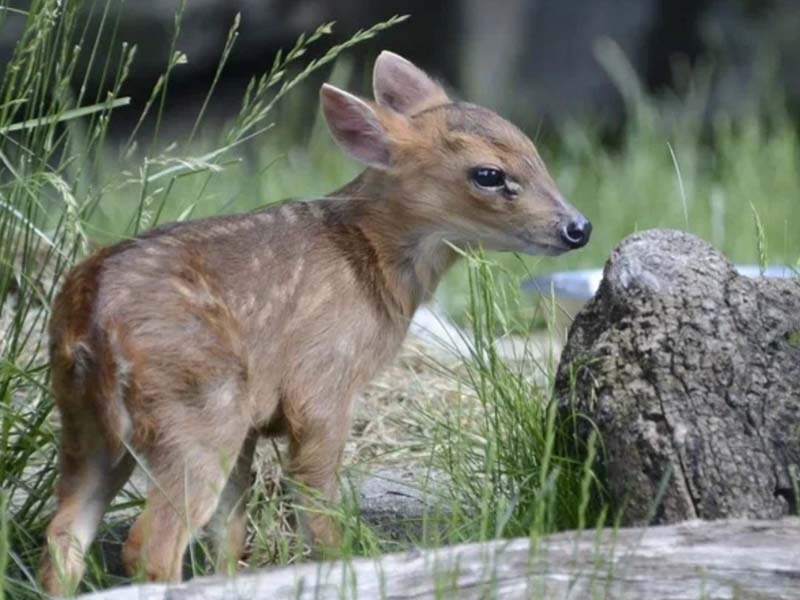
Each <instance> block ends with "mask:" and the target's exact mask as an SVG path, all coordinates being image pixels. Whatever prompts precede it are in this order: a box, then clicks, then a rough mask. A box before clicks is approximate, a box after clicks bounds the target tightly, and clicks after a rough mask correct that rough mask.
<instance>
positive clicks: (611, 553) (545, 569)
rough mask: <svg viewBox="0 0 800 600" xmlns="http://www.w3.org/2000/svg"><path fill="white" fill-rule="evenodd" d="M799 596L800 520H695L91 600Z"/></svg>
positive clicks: (785, 599)
mask: <svg viewBox="0 0 800 600" xmlns="http://www.w3.org/2000/svg"><path fill="white" fill-rule="evenodd" d="M455 597H457V598H458V599H459V600H469V599H473V598H474V599H478V598H503V599H506V598H510V599H516V598H520V599H523V598H524V599H526V600H527V599H530V598H542V599H546V600H554V599H561V598H564V599H566V598H570V599H584V598H591V599H594V598H598V599H608V600H633V599H636V600H640V599H643V598H645V599H647V600H678V599H680V600H698V599H700V598H702V599H703V600H723V599H725V600H728V599H731V600H732V599H734V598H735V599H737V600H747V599H758V600H779V599H780V600H797V599H798V598H800V519H798V518H795V517H791V518H785V519H782V520H776V521H745V520H721V521H688V522H685V523H681V524H678V525H668V526H661V527H650V528H627V529H619V530H617V531H614V530H610V529H605V530H602V531H600V532H595V531H584V532H581V533H579V532H565V533H560V534H556V535H552V536H547V537H544V538H541V539H539V540H534V541H533V542H531V541H530V540H528V539H524V538H523V539H514V540H498V541H493V542H488V543H485V544H462V545H458V546H449V547H444V548H438V549H430V550H418V551H413V552H408V553H402V554H390V555H386V556H383V557H378V558H376V559H369V558H359V559H354V560H351V561H335V562H321V563H305V564H299V565H294V566H290V567H282V568H274V569H267V570H263V571H259V572H252V573H241V574H238V575H236V576H234V577H230V578H223V577H200V578H196V579H193V580H191V581H188V582H185V583H182V584H174V585H160V584H149V585H136V586H129V587H124V588H117V589H114V590H107V591H103V592H97V593H94V594H89V595H86V596H82V598H83V600H185V599H189V598H202V599H203V600H231V599H238V598H242V599H245V598H246V599H253V600H261V599H264V600H272V599H276V600H283V599H287V600H288V599H298V600H302V599H312V598H313V599H320V600H327V599H336V600H339V599H340V598H347V599H356V600H375V599H379V598H387V599H398V598H455Z"/></svg>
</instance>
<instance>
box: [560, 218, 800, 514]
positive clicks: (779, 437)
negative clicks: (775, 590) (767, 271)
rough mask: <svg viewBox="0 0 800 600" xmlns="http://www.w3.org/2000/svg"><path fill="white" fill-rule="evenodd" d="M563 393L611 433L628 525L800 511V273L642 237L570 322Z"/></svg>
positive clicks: (610, 472) (607, 455)
mask: <svg viewBox="0 0 800 600" xmlns="http://www.w3.org/2000/svg"><path fill="white" fill-rule="evenodd" d="M556 390H557V393H558V395H559V397H560V400H561V407H562V409H563V411H564V413H565V414H568V413H571V411H573V410H574V411H576V412H577V413H580V414H584V415H587V416H589V417H590V418H591V420H592V421H593V422H594V423H595V425H596V426H597V428H598V429H599V432H600V434H601V437H602V439H603V443H604V446H605V452H604V459H603V460H604V466H605V472H606V476H607V480H608V486H609V490H610V493H611V496H612V500H614V501H615V502H616V503H618V504H622V503H624V506H625V513H624V514H625V521H626V522H627V523H631V524H641V523H644V522H646V521H654V522H656V523H672V522H676V521H681V520H684V519H693V518H704V519H716V518H722V517H749V518H766V519H774V518H778V517H781V516H783V515H787V514H796V513H797V501H798V498H797V485H798V477H800V280H798V279H765V278H756V279H750V278H746V277H742V276H739V275H738V274H737V272H736V271H735V269H734V267H733V265H732V264H731V263H730V262H729V261H728V260H727V259H726V258H725V257H723V256H722V255H721V254H720V253H719V252H717V251H716V250H715V249H714V248H713V247H711V246H710V245H709V244H707V243H706V242H704V241H702V240H700V239H698V238H696V237H693V236H691V235H689V234H686V233H683V232H678V231H669V230H651V231H645V232H642V233H638V234H635V235H632V236H630V237H628V238H627V239H625V240H624V241H623V242H622V243H621V244H620V245H619V247H618V248H617V249H616V250H615V251H614V252H613V253H612V255H611V257H610V259H609V261H608V263H607V264H606V267H605V272H604V278H603V281H602V283H601V285H600V288H599V290H598V292H597V294H596V295H595V297H594V298H593V299H592V300H591V301H590V302H589V304H588V305H587V306H586V307H585V308H584V310H583V311H582V312H581V313H579V314H578V316H577V318H576V319H575V321H574V323H573V325H572V327H571V329H570V333H569V338H568V341H567V344H566V346H565V349H564V352H563V354H562V358H561V363H560V365H559V369H558V374H557V378H556ZM572 414H574V413H572ZM579 433H580V435H582V436H586V435H587V434H588V427H583V429H581V428H579ZM662 494H663V495H662ZM659 497H660V499H661V501H660V503H658V505H657V506H656V499H657V498H659Z"/></svg>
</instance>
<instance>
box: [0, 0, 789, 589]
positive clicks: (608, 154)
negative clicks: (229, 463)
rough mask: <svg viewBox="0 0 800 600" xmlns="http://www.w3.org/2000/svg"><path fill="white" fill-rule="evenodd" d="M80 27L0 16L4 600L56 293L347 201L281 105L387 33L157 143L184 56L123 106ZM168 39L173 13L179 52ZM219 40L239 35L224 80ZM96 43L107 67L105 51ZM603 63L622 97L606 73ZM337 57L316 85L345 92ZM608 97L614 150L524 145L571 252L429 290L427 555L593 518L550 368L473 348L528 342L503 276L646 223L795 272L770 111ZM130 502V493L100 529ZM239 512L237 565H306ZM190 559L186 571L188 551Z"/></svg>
mask: <svg viewBox="0 0 800 600" xmlns="http://www.w3.org/2000/svg"><path fill="white" fill-rule="evenodd" d="M111 4H113V3H107V4H105V8H104V9H102V10H105V11H109V10H110V9H109V8H108V7H109V6H110V5H111ZM80 11H81V9H80V3H77V2H58V1H56V0H34V1H33V2H31V6H30V9H29V11H28V12H27V13H26V14H20V12H19V11H10V10H6V9H3V8H2V7H0V27H2V26H3V24H4V22H7V21H8V20H10V19H26V22H27V25H26V27H25V31H24V33H23V35H22V37H21V39H20V41H19V44H18V46H17V49H16V51H15V54H14V57H13V59H12V60H11V62H10V63H9V64H8V65H6V66H5V71H4V77H3V81H2V84H0V411H2V416H1V417H0V448H2V451H1V452H0V486H2V490H1V491H0V509H2V510H0V565H2V567H3V570H2V574H0V597H2V596H3V594H4V593H5V595H7V596H8V597H12V598H25V597H37V595H38V591H37V588H36V583H35V565H36V563H37V560H38V554H39V551H40V547H41V542H42V533H43V529H44V526H45V525H46V519H47V516H48V515H49V512H50V509H51V502H52V500H51V498H52V486H53V483H54V472H55V471H54V467H55V460H56V458H55V456H56V455H55V450H56V428H57V425H56V424H55V420H54V419H52V418H51V407H52V403H51V398H50V395H49V392H48V369H47V361H46V352H45V350H46V335H45V330H46V321H47V317H48V308H47V307H48V306H49V303H50V300H51V299H52V296H53V293H54V290H56V289H57V286H58V281H59V277H60V276H61V275H62V274H63V273H64V272H65V270H66V269H68V268H69V266H70V265H71V264H73V263H74V261H75V260H76V259H77V258H79V257H80V256H82V255H84V254H85V253H87V252H88V251H89V250H90V248H91V247H92V246H93V245H94V244H96V243H105V242H109V241H112V240H116V239H120V238H122V237H125V236H130V235H134V234H135V233H137V232H140V231H142V230H145V229H147V228H149V227H152V226H153V225H155V224H157V223H161V222H165V221H170V220H175V219H186V218H190V217H196V216H203V215H209V214H215V213H220V212H234V211H243V210H249V209H253V208H255V207H258V206H262V205H264V204H266V203H269V202H273V201H277V200H281V199H283V198H286V197H306V196H312V195H320V194H323V193H325V192H327V191H330V190H332V189H334V188H336V187H337V186H339V185H341V184H343V183H345V182H346V181H347V180H349V179H350V178H351V177H352V176H353V175H354V174H355V173H356V172H357V171H358V168H357V166H356V165H354V164H353V163H351V162H349V161H348V160H347V159H345V158H344V157H343V156H342V155H341V153H340V152H338V151H337V150H336V149H335V148H334V146H333V143H332V142H331V141H330V139H329V137H328V136H327V135H326V134H325V132H324V128H323V126H322V124H321V122H320V120H319V119H318V118H317V119H316V121H315V123H314V125H313V127H312V128H311V131H306V130H303V129H302V128H300V127H298V125H297V123H298V121H300V122H302V121H303V120H304V117H305V116H306V115H307V113H306V111H305V109H303V108H299V109H298V108H291V107H289V106H287V105H285V104H283V105H282V104H280V100H281V98H283V97H284V96H286V95H287V94H289V93H290V92H291V93H292V94H293V95H294V96H293V98H295V99H298V98H299V99H298V101H297V102H294V103H293V106H296V107H313V104H312V103H311V101H310V100H308V99H309V98H312V97H314V96H315V93H314V92H315V90H311V89H306V88H305V87H304V86H303V82H304V81H305V80H306V79H307V77H308V76H309V75H310V74H311V73H312V72H315V71H317V70H319V69H322V68H325V67H329V66H331V65H333V63H334V62H335V61H336V60H337V59H338V58H339V57H340V55H342V53H343V52H345V51H347V50H348V49H350V48H351V47H353V46H354V45H356V44H358V43H359V42H360V41H363V40H365V39H368V38H370V37H372V36H374V35H376V34H378V33H379V32H380V31H381V30H382V29H385V28H386V27H390V26H393V25H395V24H397V23H399V22H400V21H401V20H402V19H400V18H394V19H390V20H389V21H387V22H385V23H383V24H380V25H377V26H375V27H373V28H372V29H369V30H367V31H364V32H360V33H357V34H356V35H354V36H353V37H352V38H351V39H350V40H349V41H347V42H345V43H344V44H341V45H338V46H333V47H331V48H329V49H328V50H327V51H326V52H324V53H323V54H322V55H321V57H320V58H318V59H315V60H307V57H306V56H305V53H306V50H307V49H308V48H309V47H310V46H319V45H322V44H324V41H325V38H326V36H327V34H328V33H329V32H330V26H329V25H323V26H321V27H320V28H318V29H317V30H316V31H315V32H313V33H312V34H311V35H308V36H304V37H302V38H301V39H299V40H298V42H297V44H296V45H295V46H294V48H292V49H291V50H289V51H287V52H285V53H281V54H279V55H278V56H276V57H275V59H274V62H273V63H272V65H271V66H269V68H268V69H267V70H266V71H265V73H263V74H260V75H257V76H256V77H255V78H254V79H253V82H252V83H251V85H250V87H249V88H248V90H247V93H246V95H245V97H244V98H243V101H242V105H241V108H240V110H239V112H238V113H237V115H236V116H235V117H234V118H233V119H232V120H231V121H230V122H229V123H227V124H226V125H225V126H224V127H222V128H221V129H220V128H211V127H207V124H206V118H205V112H206V107H207V105H208V104H209V103H211V102H213V101H214V96H213V92H214V88H215V86H216V82H217V80H216V79H215V81H214V84H213V85H212V87H211V89H210V90H209V95H208V99H207V102H206V103H204V104H203V107H202V109H201V110H200V112H199V114H198V115H197V116H196V120H195V122H194V126H193V127H192V128H191V130H190V131H189V132H188V133H187V134H186V135H184V136H183V137H182V138H181V139H168V138H167V136H166V134H165V133H164V129H163V127H162V119H163V109H164V98H165V96H166V94H168V92H169V82H170V77H171V75H172V74H173V73H174V72H175V70H176V69H180V68H181V65H182V64H183V62H185V58H186V57H184V56H183V55H182V54H181V53H180V52H179V51H177V50H173V53H172V54H171V56H169V57H165V62H166V65H165V71H164V75H163V77H162V79H161V80H160V81H159V83H158V84H157V85H156V87H155V88H154V89H153V91H152V95H151V97H150V99H149V101H148V102H147V103H146V105H145V106H144V107H133V106H131V105H130V102H129V100H128V99H127V98H125V97H122V96H121V95H120V90H121V89H122V86H123V83H124V81H125V79H126V77H127V76H128V74H129V72H130V70H131V69H132V68H134V65H135V48H132V47H129V46H127V45H125V44H124V42H123V41H121V40H116V39H115V37H114V27H113V19H112V18H111V17H110V16H109V15H108V14H106V13H103V14H100V15H98V16H99V17H100V18H102V20H103V21H104V23H107V25H106V27H105V29H104V32H103V37H102V43H101V35H100V34H99V33H97V34H95V33H92V34H91V35H92V36H94V37H90V32H89V30H88V29H87V28H86V27H85V19H82V18H81V12H80ZM179 23H180V13H179V14H178V15H177V16H176V35H177V30H178V27H177V24H179ZM237 27H238V21H237V22H235V23H233V24H232V28H231V33H230V36H229V39H228V45H227V46H226V49H225V51H224V52H223V54H222V56H221V60H220V70H222V69H224V67H225V62H226V60H227V59H228V57H229V53H230V48H231V47H232V45H233V44H234V43H235V40H236V31H237ZM105 45H110V46H109V47H114V48H119V52H118V53H116V54H115V53H107V52H105V51H104V48H105ZM101 46H102V47H101ZM175 47H177V46H176V44H173V48H175ZM607 50H608V49H607ZM606 54H607V57H608V58H609V61H610V62H609V68H610V69H612V70H613V71H614V73H616V74H617V76H618V79H620V77H619V73H620V72H624V68H620V65H623V66H624V63H622V62H620V60H619V59H618V58H617V59H614V57H613V56H611V55H612V54H613V52H611V53H608V52H607V53H606ZM106 56H108V57H110V56H114V57H115V58H113V60H112V59H104V57H106ZM343 56H345V57H346V54H345V55H343ZM79 58H80V60H79ZM612 59H614V60H612ZM104 60H108V62H106V63H105V64H104V63H103V61H104ZM345 60H346V58H345ZM345 60H342V61H340V62H339V63H337V64H338V67H337V68H336V69H335V70H334V74H333V76H332V77H333V78H334V79H338V80H342V79H347V76H348V69H347V63H346V62H345ZM615 61H616V62H615ZM87 64H88V65H90V66H93V68H95V69H98V68H99V71H100V72H102V73H104V80H103V85H102V86H101V88H102V90H103V91H102V92H101V93H100V94H98V95H97V96H96V97H89V96H88V94H87V92H85V89H86V88H85V85H84V84H85V83H86V74H85V71H84V70H81V69H79V66H78V65H87ZM615 65H616V67H615ZM615 69H616V70H615ZM220 72H221V71H220ZM621 85H622V86H623V89H625V90H628V92H627V93H626V99H627V108H628V111H629V125H628V126H627V127H626V129H625V131H624V132H623V134H622V136H621V139H619V140H618V142H617V143H616V144H615V145H613V146H609V145H604V144H603V143H602V142H601V132H600V131H598V130H595V129H594V128H592V127H591V126H590V125H587V124H585V123H581V124H569V125H567V126H565V127H563V128H562V129H561V130H559V131H558V132H556V134H555V135H554V136H553V139H552V140H548V142H547V143H544V144H543V145H542V146H543V147H542V149H541V150H542V154H543V156H544V158H545V160H546V161H547V162H548V164H549V165H550V167H551V171H552V172H553V175H554V177H555V179H556V181H558V182H559V185H560V186H561V188H562V190H563V192H564V193H565V195H566V196H567V197H569V198H570V199H571V200H572V201H573V203H574V204H575V205H577V206H578V207H579V208H580V209H581V210H582V211H584V212H585V214H587V216H589V218H590V219H591V220H592V221H593V222H594V224H595V234H594V237H593V240H592V243H591V244H590V245H589V247H588V248H587V249H585V250H583V251H581V252H579V253H575V254H573V255H570V256H567V257H564V258H559V259H557V262H556V260H555V259H535V258H527V257H525V258H520V257H509V256H503V257H498V256H489V257H483V256H477V257H471V258H470V259H469V260H468V261H464V264H463V265H462V266H460V267H459V268H458V269H456V270H455V271H454V273H453V274H452V275H451V276H450V277H449V278H448V281H447V282H446V283H445V285H444V286H443V288H442V292H441V297H442V299H443V300H444V301H445V302H446V303H447V305H448V306H449V307H451V309H452V311H453V312H454V314H456V316H458V317H459V318H460V319H461V320H462V321H464V322H467V323H469V324H470V325H471V327H472V328H473V330H474V332H475V334H476V348H475V352H474V353H473V355H472V356H467V357H465V358H464V365H463V368H462V369H460V370H457V371H452V373H451V374H452V377H453V378H454V379H457V380H458V382H459V385H462V386H463V387H464V390H465V392H468V393H465V398H466V397H467V396H469V397H472V398H476V399H477V402H472V403H467V402H466V401H465V403H464V404H463V405H459V406H458V407H457V409H456V410H455V411H454V410H451V409H445V408H441V409H437V408H436V407H431V408H430V409H429V410H427V411H419V414H418V415H416V417H415V418H416V419H418V421H417V425H418V427H419V430H420V431H424V432H425V435H426V436H431V437H428V438H426V439H424V440H422V443H423V444H424V445H426V446H427V447H428V448H429V449H430V458H429V464H430V466H431V468H432V469H437V470H441V471H444V472H445V473H446V474H447V476H448V478H449V480H450V481H451V482H452V485H450V486H448V487H447V489H446V493H445V494H444V498H443V499H442V506H441V509H442V510H441V512H442V515H445V516H444V521H445V527H444V529H442V528H440V527H436V528H431V530H429V531H427V532H426V535H425V540H424V542H425V543H429V544H437V543H444V542H451V541H464V540H476V539H487V538H492V537H496V536H511V535H528V534H530V535H539V534H541V533H544V532H549V531H553V530H557V529H563V528H575V527H581V528H582V527H593V526H594V525H595V524H596V523H598V522H602V521H603V519H604V515H605V512H604V509H603V506H602V498H601V494H600V493H599V492H600V486H599V485H598V482H597V481H596V480H595V477H594V474H593V473H592V471H591V469H590V468H589V466H590V465H591V457H592V456H593V453H594V452H599V451H600V448H599V444H598V448H594V447H590V448H578V447H576V444H575V442H574V440H573V439H572V437H571V434H570V432H569V431H564V430H562V429H560V428H559V425H558V423H557V422H556V419H555V412H554V410H553V404H552V403H551V402H550V389H549V386H550V385H551V383H552V379H553V371H554V364H552V361H551V362H550V363H549V364H540V363H539V362H536V361H535V360H534V359H533V357H532V355H531V356H528V357H527V358H526V359H524V360H522V361H519V362H518V363H514V364H508V363H507V362H506V361H504V360H503V359H502V358H501V357H500V356H499V355H498V353H497V352H496V350H495V348H494V346H493V344H492V343H491V338H492V337H493V336H494V334H495V333H497V332H501V333H505V332H509V331H519V330H530V328H531V323H532V322H538V320H537V319H536V318H531V316H530V315H529V314H528V316H527V317H525V318H523V317H521V316H520V315H524V314H526V313H525V310H522V309H521V308H520V307H524V305H525V303H526V299H525V298H520V297H519V296H518V295H517V294H516V292H515V290H516V289H517V284H518V276H519V275H522V274H527V273H536V272H545V271H547V270H551V269H555V268H566V267H577V266H600V265H601V264H602V262H603V261H604V259H605V257H606V256H607V255H608V252H609V251H610V250H611V248H612V247H613V246H614V245H615V244H616V243H617V242H618V241H619V240H620V239H621V238H622V237H624V236H625V235H627V234H628V233H630V232H632V231H635V230H637V229H644V228H649V227H656V226H658V227H678V228H684V229H688V230H689V231H692V232H694V233H697V234H699V235H701V236H702V237H704V238H706V239H708V240H710V241H711V242H712V243H714V244H715V245H717V246H719V247H721V248H722V249H723V250H724V251H725V252H726V253H727V254H728V255H729V256H730V257H731V258H733V259H735V260H737V261H746V262H762V263H763V262H792V263H794V262H795V261H797V260H798V257H800V238H798V236H796V235H794V234H793V231H794V230H793V227H797V226H798V224H800V197H799V196H800V169H798V164H800V139H798V132H797V128H796V127H795V126H794V124H793V123H792V121H791V120H790V118H789V116H788V115H787V113H786V111H785V109H784V107H783V105H782V103H781V101H780V97H779V95H777V94H776V99H775V101H774V104H773V105H771V106H769V107H766V108H765V109H763V110H759V109H753V110H752V111H750V112H748V113H747V114H743V115H738V116H736V117H735V118H734V117H725V116H721V117H719V118H718V119H716V120H715V121H714V122H713V123H712V124H711V125H710V126H709V127H704V126H703V124H702V114H703V103H704V102H705V98H704V96H703V93H702V91H700V92H697V93H696V94H693V95H691V96H690V98H689V99H688V100H687V101H685V102H677V101H672V102H671V103H670V104H669V109H670V110H667V106H665V105H664V104H663V103H662V102H657V101H655V100H653V99H650V98H647V97H646V96H644V95H643V94H642V93H641V91H639V90H638V88H637V87H636V83H635V81H633V80H632V79H631V78H630V77H627V78H624V77H623V78H622V79H621ZM700 87H702V86H700ZM298 94H300V96H299V97H298V96H297V95H298ZM304 97H305V98H306V100H307V101H306V102H302V101H301V100H302V99H303V98H304ZM121 110H125V111H132V110H140V111H141V119H140V120H139V122H138V124H137V125H136V127H135V129H134V131H133V132H132V133H131V135H130V138H129V139H128V140H127V141H126V142H125V143H123V144H122V145H121V146H119V147H117V146H115V145H114V144H112V143H111V142H110V141H109V140H108V128H109V121H110V120H111V119H113V118H114V114H115V113H116V112H117V111H121ZM308 110H313V108H308ZM301 111H302V114H301ZM145 122H148V123H153V124H154V130H153V131H154V134H153V135H152V136H151V137H149V138H148V139H147V140H144V141H140V140H139V135H138V131H139V129H140V125H141V124H142V123H145ZM754 215H756V216H755V218H754ZM798 264H800V262H798ZM498 265H499V266H502V268H500V267H499V266H498ZM450 408H452V407H450ZM431 440H433V443H431ZM587 456H588V459H587ZM139 501H140V498H139V496H138V494H136V493H135V492H133V491H128V492H126V493H124V494H122V495H121V496H120V497H119V498H118V499H117V500H116V502H115V505H114V506H113V507H112V509H111V511H110V513H109V514H110V515H111V516H112V517H113V516H114V515H115V514H116V515H119V514H120V513H122V512H123V511H125V510H127V509H129V508H130V507H131V506H135V505H136V504H137V503H138V502H139ZM252 509H253V511H252V515H253V516H252V521H253V525H254V528H255V530H256V534H255V540H254V550H253V555H252V556H251V564H265V563H276V562H280V563H284V562H289V561H293V560H296V559H297V558H298V557H299V556H301V555H302V552H303V549H302V545H301V544H298V543H297V541H296V540H294V539H288V538H286V537H281V535H280V534H281V533H282V532H283V531H285V529H283V528H282V527H281V524H283V523H287V524H288V523H289V522H290V521H291V520H292V519H291V515H290V514H289V513H290V511H288V510H287V501H286V500H285V498H284V497H283V494H282V491H281V486H280V484H279V482H275V481H269V480H267V479H264V478H261V479H259V486H257V489H256V493H255V494H254V498H253V500H252ZM324 509H325V510H334V511H337V512H338V514H340V516H341V519H342V521H343V524H344V525H345V529H346V532H347V536H346V539H347V543H346V544H345V548H344V550H343V552H344V554H345V555H352V554H358V553H368V554H369V553H375V552H379V551H382V550H384V549H386V548H396V546H393V545H391V544H389V543H388V542H387V541H386V540H382V539H380V537H379V536H377V535H376V534H375V533H374V532H372V531H370V530H369V529H368V528H367V527H366V526H365V525H364V524H363V523H362V522H360V520H359V518H358V507H357V504H356V503H355V502H354V501H353V499H352V498H350V497H345V501H344V502H343V504H342V506H341V507H326V508H324ZM195 556H196V560H195V561H194V564H195V566H196V571H197V572H202V571H203V570H204V569H205V566H204V562H203V560H202V552H198V553H197V555H195ZM113 583H119V581H118V580H115V579H113V578H111V577H110V576H109V575H107V574H106V573H105V569H104V568H103V564H102V559H101V557H100V554H99V552H96V551H95V552H94V554H93V562H92V563H91V564H90V568H89V571H88V575H87V581H86V583H85V586H86V587H87V588H92V587H102V586H108V585H111V584H113Z"/></svg>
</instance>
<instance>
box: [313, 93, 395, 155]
mask: <svg viewBox="0 0 800 600" xmlns="http://www.w3.org/2000/svg"><path fill="white" fill-rule="evenodd" d="M319 98H320V103H321V105H322V114H323V115H325V121H326V122H327V123H328V127H329V128H330V130H331V134H333V139H335V140H336V143H337V144H339V145H340V146H341V147H342V148H343V149H344V150H345V151H346V152H347V153H348V154H349V155H350V156H352V157H353V158H355V159H356V160H358V161H360V162H362V163H364V164H366V165H369V166H370V167H375V168H376V169H387V168H389V166H390V164H391V155H390V152H389V138H388V136H387V134H386V130H385V129H384V128H383V125H381V122H380V120H379V119H378V115H377V114H376V113H375V110H374V109H373V108H372V107H371V106H370V105H369V104H367V103H366V102H364V101H363V100H361V98H358V97H356V96H354V95H353V94H348V93H347V92H345V91H344V90H340V89H339V88H337V87H334V86H332V85H329V84H327V83H323V84H322V88H321V89H320V91H319Z"/></svg>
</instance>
